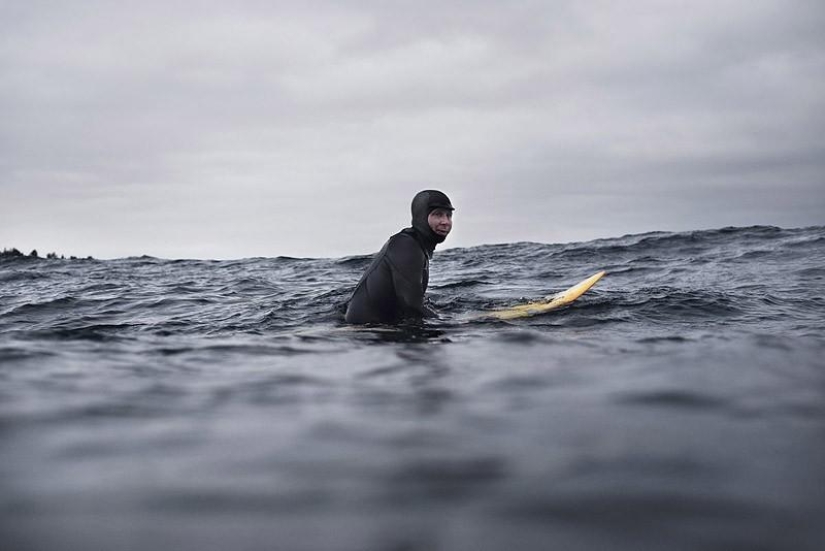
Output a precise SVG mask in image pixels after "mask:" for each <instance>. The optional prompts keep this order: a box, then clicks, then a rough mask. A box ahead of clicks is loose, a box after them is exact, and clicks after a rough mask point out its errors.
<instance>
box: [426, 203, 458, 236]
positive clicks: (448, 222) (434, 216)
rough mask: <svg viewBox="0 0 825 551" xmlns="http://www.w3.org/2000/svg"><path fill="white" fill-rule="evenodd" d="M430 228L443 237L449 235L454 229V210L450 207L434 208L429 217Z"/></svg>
mask: <svg viewBox="0 0 825 551" xmlns="http://www.w3.org/2000/svg"><path fill="white" fill-rule="evenodd" d="M427 223H428V224H429V225H430V229H432V230H433V232H435V233H436V234H437V235H440V236H441V237H447V234H449V233H450V230H452V229H453V211H451V210H449V209H433V210H432V212H430V215H429V216H428V217H427Z"/></svg>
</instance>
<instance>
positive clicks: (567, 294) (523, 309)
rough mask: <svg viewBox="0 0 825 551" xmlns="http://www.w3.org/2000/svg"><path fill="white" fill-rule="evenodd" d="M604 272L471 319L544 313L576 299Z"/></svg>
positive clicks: (513, 317)
mask: <svg viewBox="0 0 825 551" xmlns="http://www.w3.org/2000/svg"><path fill="white" fill-rule="evenodd" d="M606 274H607V272H606V271H604V270H602V271H600V272H597V273H595V274H593V275H592V276H590V277H588V278H587V279H585V280H583V281H581V282H579V283H577V284H575V285H573V286H572V287H570V288H569V289H565V290H564V291H561V292H559V293H555V294H553V295H549V296H547V297H545V298H544V299H543V300H538V301H531V302H527V303H524V304H517V305H516V306H510V307H507V308H497V309H495V310H490V311H489V312H482V313H480V314H479V315H477V316H474V317H473V319H484V318H490V319H499V320H511V319H518V318H527V317H530V316H535V315H538V314H544V313H546V312H550V311H552V310H557V309H558V308H561V307H562V306H567V305H568V304H570V303H572V302H573V301H575V300H576V299H578V298H579V297H580V296H582V295H583V294H584V293H586V292H587V291H588V290H589V289H590V288H591V287H593V285H595V284H596V283H597V282H598V281H599V280H600V279H601V278H603V277H604V276H605V275H606Z"/></svg>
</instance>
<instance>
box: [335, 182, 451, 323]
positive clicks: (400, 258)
mask: <svg viewBox="0 0 825 551" xmlns="http://www.w3.org/2000/svg"><path fill="white" fill-rule="evenodd" d="M453 210H455V209H453V205H452V203H450V199H449V198H448V197H447V196H446V195H444V194H443V193H441V192H440V191H435V190H426V191H422V192H420V193H418V194H417V195H416V196H415V197H414V198H413V201H412V227H409V228H405V229H403V230H401V231H400V232H398V233H397V234H395V235H393V236H392V237H390V239H389V241H387V242H386V244H384V247H383V248H382V249H381V251H380V252H379V253H378V254H377V255H376V256H375V258H374V259H373V261H372V263H371V264H370V265H369V267H368V268H367V271H366V272H364V275H363V276H362V277H361V280H360V281H359V282H358V286H357V287H356V288H355V291H354V292H353V294H352V298H351V299H350V302H349V305H348V306H347V313H346V320H347V323H356V324H364V323H399V322H402V321H419V320H421V319H422V318H424V317H432V316H435V315H436V314H435V312H434V311H433V310H432V309H431V308H429V307H428V306H426V305H425V304H424V292H425V291H426V290H427V283H428V281H429V275H430V258H432V256H433V251H434V250H435V246H436V245H438V244H439V243H441V242H442V241H444V239H445V238H446V237H447V234H449V233H450V230H451V229H452V227H453Z"/></svg>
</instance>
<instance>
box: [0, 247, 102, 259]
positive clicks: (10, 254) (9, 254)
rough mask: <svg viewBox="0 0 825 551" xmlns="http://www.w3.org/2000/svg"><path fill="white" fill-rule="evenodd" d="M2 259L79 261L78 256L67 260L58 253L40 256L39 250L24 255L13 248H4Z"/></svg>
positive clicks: (0, 254)
mask: <svg viewBox="0 0 825 551" xmlns="http://www.w3.org/2000/svg"><path fill="white" fill-rule="evenodd" d="M0 258H47V259H49V260H79V257H77V256H70V257H69V258H66V256H65V255H62V254H61V255H58V254H57V253H54V252H52V253H48V254H46V256H40V255H39V254H38V253H37V249H34V250H32V252H30V253H29V254H23V253H22V252H20V250H19V249H17V248H15V247H12V248H11V249H6V248H4V249H3V251H2V252H0ZM86 260H94V259H93V258H92V257H91V256H87V257H86Z"/></svg>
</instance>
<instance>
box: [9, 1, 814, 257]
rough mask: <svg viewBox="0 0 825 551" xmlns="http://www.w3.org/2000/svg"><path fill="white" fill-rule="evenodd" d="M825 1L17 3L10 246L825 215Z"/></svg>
mask: <svg viewBox="0 0 825 551" xmlns="http://www.w3.org/2000/svg"><path fill="white" fill-rule="evenodd" d="M823 29H825V3H824V2H822V1H821V0H810V1H803V0H712V1H705V0H690V1H676V0H673V1H665V0H628V1H625V2H616V1H613V0H584V1H583V0H570V1H568V0H559V1H513V2H503V1H495V2H494V1H487V0H461V1H455V2H445V1H437V2H436V1H430V0H417V1H415V2H412V1H410V2H401V1H392V0H374V1H352V2H350V1H340V0H339V1H330V2H316V1H311V2H292V1H291V2H277V1H263V0H262V1H258V2H256V1H234V2H227V1H223V0H222V1H214V2H170V1H169V0H163V1H155V0H142V1H141V2H115V1H112V2H104V1H100V0H85V1H83V2H62V1H52V2H46V1H37V0H0V247H3V246H6V247H11V246H16V247H18V248H21V249H25V250H26V251H28V250H30V249H32V248H37V249H38V250H39V251H40V252H41V254H42V253H45V252H47V251H56V252H58V253H64V254H67V255H68V254H76V255H83V256H85V255H93V256H96V257H100V258H109V257H122V256H133V255H141V254H149V255H153V256H160V257H166V258H239V257H248V256H278V255H290V256H331V257H338V256H348V255H354V254H366V253H371V252H374V251H376V250H377V249H378V248H379V247H380V246H381V245H382V243H383V242H384V240H385V239H386V238H387V237H388V236H389V235H390V234H391V233H394V232H395V231H397V230H398V229H400V228H401V227H403V226H405V225H407V224H408V223H409V203H410V200H411V198H412V196H413V195H414V194H415V193H416V192H417V191H419V190H421V189H426V188H437V189H441V190H443V191H445V192H446V193H447V194H448V195H450V197H451V198H452V199H453V203H454V205H455V206H456V207H457V209H458V210H457V211H456V214H455V228H454V232H453V234H452V235H451V236H450V237H449V238H448V240H447V242H446V243H445V246H472V245H480V244H484V243H500V242H511V241H539V242H547V243H557V242H569V241H582V240H589V239H593V238H597V237H613V236H620V235H624V234H627V233H637V232H644V231H651V230H691V229H703V228H716V227H723V226H731V225H733V226H743V225H752V224H773V225H779V226H783V227H800V226H809V225H821V224H825V47H824V46H825V32H823Z"/></svg>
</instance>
